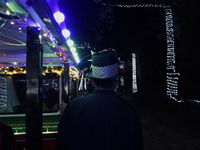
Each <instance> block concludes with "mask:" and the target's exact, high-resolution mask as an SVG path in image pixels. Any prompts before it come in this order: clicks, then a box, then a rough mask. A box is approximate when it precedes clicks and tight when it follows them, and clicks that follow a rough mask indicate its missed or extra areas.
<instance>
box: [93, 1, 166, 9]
mask: <svg viewBox="0 0 200 150" xmlns="http://www.w3.org/2000/svg"><path fill="white" fill-rule="evenodd" d="M94 2H95V3H96V4H97V3H100V4H101V5H103V6H109V7H120V8H136V7H140V8H142V7H155V8H170V6H166V5H165V4H133V5H124V4H108V3H103V2H101V0H94Z"/></svg>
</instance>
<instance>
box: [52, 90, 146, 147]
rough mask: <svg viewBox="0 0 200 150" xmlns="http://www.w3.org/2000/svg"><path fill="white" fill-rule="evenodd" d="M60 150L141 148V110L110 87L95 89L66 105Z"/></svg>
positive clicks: (60, 129) (58, 143) (59, 138)
mask: <svg viewBox="0 0 200 150" xmlns="http://www.w3.org/2000/svg"><path fill="white" fill-rule="evenodd" d="M56 142H57V148H58V150H142V149H143V142H142V132H141V126H140V119H139V115H138V113H137V112H136V111H135V110H134V109H133V108H132V107H130V106H129V105H128V104H126V102H125V101H124V100H123V99H122V98H121V97H119V96H118V95H117V94H116V93H115V92H113V91H110V90H95V91H94V92H92V93H90V94H88V95H85V96H83V97H80V98H77V99H74V100H72V101H70V102H69V104H68V105H67V107H66V109H65V111H64V113H63V116H62V118H61V121H60V124H59V126H58V136H57V139H56Z"/></svg>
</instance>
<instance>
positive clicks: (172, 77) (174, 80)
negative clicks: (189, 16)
mask: <svg viewBox="0 0 200 150" xmlns="http://www.w3.org/2000/svg"><path fill="white" fill-rule="evenodd" d="M94 2H95V3H96V4H97V3H100V4H101V5H103V6H109V7H119V8H143V7H154V8H164V10H165V23H166V39H167V63H166V70H167V73H166V79H167V82H166V84H167V89H166V95H167V96H169V98H170V99H173V100H174V101H176V102H179V103H181V102H184V101H183V100H178V98H177V97H178V80H179V78H178V77H179V76H180V73H177V72H176V66H175V62H176V61H175V47H174V45H175V41H174V34H173V15H172V9H171V7H170V6H166V5H164V4H159V5H158V4H134V5H121V4H108V3H102V2H101V0H94ZM190 102H196V103H200V101H199V100H190Z"/></svg>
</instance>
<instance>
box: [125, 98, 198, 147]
mask: <svg viewBox="0 0 200 150" xmlns="http://www.w3.org/2000/svg"><path fill="white" fill-rule="evenodd" d="M150 97H151V98H148V96H147V97H144V96H143V97H139V98H138V96H136V97H135V96H132V97H124V98H125V99H126V101H127V102H128V103H129V104H130V105H132V106H133V107H134V108H135V109H136V110H137V111H138V112H139V114H140V117H141V124H142V132H143V141H144V150H200V121H199V120H200V118H199V116H200V109H199V108H200V104H197V103H177V102H175V101H173V100H170V99H165V98H164V99H162V98H161V97H160V98H155V97H152V96H150Z"/></svg>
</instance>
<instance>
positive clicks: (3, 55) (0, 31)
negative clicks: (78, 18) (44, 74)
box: [0, 0, 77, 67]
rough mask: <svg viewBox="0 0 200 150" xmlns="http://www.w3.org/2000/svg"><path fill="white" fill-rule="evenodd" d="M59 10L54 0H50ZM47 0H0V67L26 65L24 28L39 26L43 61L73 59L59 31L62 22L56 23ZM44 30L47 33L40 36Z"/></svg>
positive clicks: (59, 63) (59, 62)
mask: <svg viewBox="0 0 200 150" xmlns="http://www.w3.org/2000/svg"><path fill="white" fill-rule="evenodd" d="M51 2H53V3H54V8H53V9H56V10H59V7H58V5H57V4H56V3H57V2H56V0H51ZM48 3H49V1H48V2H47V1H46V0H40V1H35V2H32V1H30V0H27V1H24V0H0V67H3V66H26V29H27V27H28V26H31V27H40V28H41V35H42V37H43V38H42V39H43V65H44V66H62V65H63V62H64V61H65V60H67V61H69V62H70V65H73V66H76V67H77V63H76V61H75V59H74V58H73V55H72V54H71V52H70V51H69V47H68V46H67V44H66V39H65V38H64V36H63V35H62V33H61V30H62V29H61V28H63V27H65V24H63V23H62V24H61V25H60V24H58V23H57V22H56V21H55V19H54V17H53V12H52V8H50V7H49V4H48ZM44 33H46V35H47V37H45V36H44Z"/></svg>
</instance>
